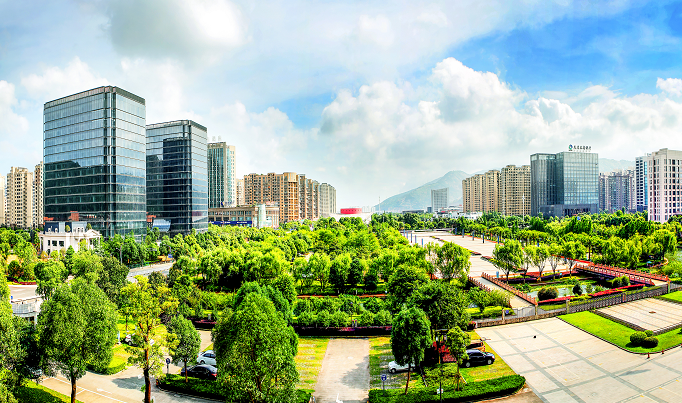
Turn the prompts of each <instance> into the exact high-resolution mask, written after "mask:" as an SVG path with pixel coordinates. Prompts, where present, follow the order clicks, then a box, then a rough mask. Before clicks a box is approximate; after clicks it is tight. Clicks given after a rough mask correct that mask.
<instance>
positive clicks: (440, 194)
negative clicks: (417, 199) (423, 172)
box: [431, 188, 449, 213]
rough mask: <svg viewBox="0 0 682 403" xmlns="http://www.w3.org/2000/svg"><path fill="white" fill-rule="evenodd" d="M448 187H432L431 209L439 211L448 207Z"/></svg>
mask: <svg viewBox="0 0 682 403" xmlns="http://www.w3.org/2000/svg"><path fill="white" fill-rule="evenodd" d="M448 190H449V189H448V188H443V189H431V211H433V212H434V213H437V212H439V211H443V210H445V209H446V208H448Z"/></svg>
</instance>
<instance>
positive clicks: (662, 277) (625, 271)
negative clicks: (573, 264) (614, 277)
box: [577, 262, 669, 282]
mask: <svg viewBox="0 0 682 403" xmlns="http://www.w3.org/2000/svg"><path fill="white" fill-rule="evenodd" d="M583 263H586V264H585V265H578V266H577V267H587V268H589V269H593V270H601V271H604V270H606V271H613V272H616V273H621V275H627V276H634V277H637V278H647V279H651V280H658V281H666V282H667V281H668V280H669V279H668V276H665V275H661V274H652V273H645V272H641V271H636V270H629V269H623V268H621V267H613V266H607V265H604V264H597V263H590V262H583ZM640 281H641V280H640Z"/></svg>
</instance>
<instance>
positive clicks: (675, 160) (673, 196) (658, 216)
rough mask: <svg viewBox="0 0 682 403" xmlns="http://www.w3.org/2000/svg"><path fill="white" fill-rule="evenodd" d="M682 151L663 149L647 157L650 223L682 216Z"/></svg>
mask: <svg viewBox="0 0 682 403" xmlns="http://www.w3.org/2000/svg"><path fill="white" fill-rule="evenodd" d="M681 178H682V151H673V150H668V149H667V148H662V149H660V150H658V151H657V152H654V153H651V154H650V155H648V156H647V179H648V181H649V205H648V209H647V211H648V215H649V221H657V222H661V223H662V222H666V221H668V219H669V218H670V217H672V216H674V215H676V214H682V200H680V197H682V194H681V193H680V192H682V190H680V186H682V185H680V179H681Z"/></svg>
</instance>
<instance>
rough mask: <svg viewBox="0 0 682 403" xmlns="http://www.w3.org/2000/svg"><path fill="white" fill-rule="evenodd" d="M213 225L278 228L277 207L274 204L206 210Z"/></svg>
mask: <svg viewBox="0 0 682 403" xmlns="http://www.w3.org/2000/svg"><path fill="white" fill-rule="evenodd" d="M208 219H209V221H210V222H211V224H213V225H220V226H223V225H231V226H237V227H253V228H266V227H267V228H279V206H278V205H277V204H276V203H272V204H258V205H254V206H240V207H219V208H209V209H208Z"/></svg>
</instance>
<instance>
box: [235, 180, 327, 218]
mask: <svg viewBox="0 0 682 403" xmlns="http://www.w3.org/2000/svg"><path fill="white" fill-rule="evenodd" d="M319 186H320V185H319V183H318V182H317V181H315V180H312V179H309V178H306V177H305V175H302V174H301V175H299V174H297V173H295V172H284V173H282V174H276V173H269V174H265V175H260V174H248V175H245V176H244V204H245V205H247V206H251V205H254V204H269V203H277V205H278V206H279V219H280V221H281V222H287V221H298V220H305V219H309V220H317V219H318V218H319V217H320V208H319V203H320V201H319V199H320V195H319Z"/></svg>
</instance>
